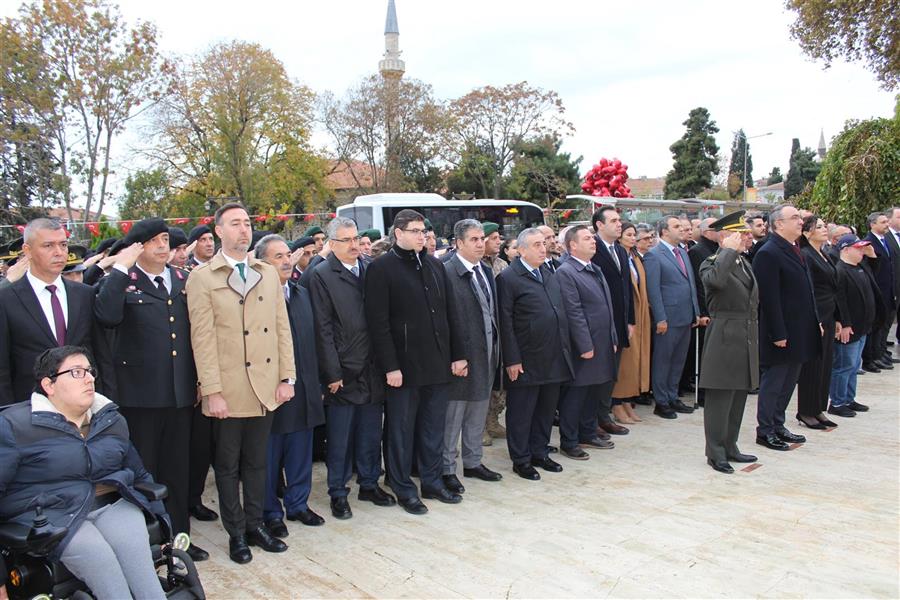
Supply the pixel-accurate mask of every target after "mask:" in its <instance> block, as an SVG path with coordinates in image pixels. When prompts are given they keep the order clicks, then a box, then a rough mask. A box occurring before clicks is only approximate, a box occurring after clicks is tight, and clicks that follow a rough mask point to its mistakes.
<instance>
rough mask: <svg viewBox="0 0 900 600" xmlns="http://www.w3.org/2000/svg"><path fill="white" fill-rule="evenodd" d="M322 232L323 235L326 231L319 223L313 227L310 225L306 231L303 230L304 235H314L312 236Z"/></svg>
mask: <svg viewBox="0 0 900 600" xmlns="http://www.w3.org/2000/svg"><path fill="white" fill-rule="evenodd" d="M320 233H321V234H323V235H324V234H325V232H324V231H322V228H321V227H319V226H318V225H313V226H312V227H310V228H309V229H307V230H306V231H304V232H303V237H312V236H314V235H318V234H320Z"/></svg>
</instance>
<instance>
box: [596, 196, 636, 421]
mask: <svg viewBox="0 0 900 600" xmlns="http://www.w3.org/2000/svg"><path fill="white" fill-rule="evenodd" d="M591 226H592V227H593V228H594V232H595V234H596V235H595V237H594V239H595V241H596V243H597V252H596V253H595V254H594V256H593V258H592V259H591V262H593V263H594V264H595V265H597V266H598V267H600V271H601V272H602V274H603V277H604V279H606V284H607V286H608V287H609V296H610V300H611V301H612V311H613V323H614V325H615V328H616V340H618V345H617V348H618V350H617V352H616V358H617V360H618V354H619V352H621V351H622V348H624V347H626V346H628V340H630V339H631V335H632V333H633V332H634V298H633V296H632V294H631V271H630V270H629V268H628V253H627V252H626V251H625V249H624V248H622V246H621V245H619V242H618V239H619V238H620V237H621V236H622V218H621V217H620V216H619V213H617V212H616V209H615V208H613V207H611V206H603V207H600V208H599V209H597V210H596V211H595V212H594V214H593V215H592V216H591ZM609 393H610V394H612V388H610V389H609ZM598 402H599V406H600V410H599V414H598V417H599V422H600V428H601V431H602V434H601V436H600V437H601V439H602V438H607V437H608V436H609V434H611V433H612V434H615V435H624V434H626V433H628V428H627V427H622V426H621V425H618V424H616V423H613V421H612V418H611V417H610V415H609V412H610V408H611V404H612V399H611V397H610V396H601V397H600V398H599V400H598Z"/></svg>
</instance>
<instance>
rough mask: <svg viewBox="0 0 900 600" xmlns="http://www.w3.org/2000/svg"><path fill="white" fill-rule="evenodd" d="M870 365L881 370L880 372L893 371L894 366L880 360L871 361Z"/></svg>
mask: <svg viewBox="0 0 900 600" xmlns="http://www.w3.org/2000/svg"><path fill="white" fill-rule="evenodd" d="M872 364H873V365H875V366H876V367H878V368H879V369H881V370H882V371H893V370H894V365H892V364H891V363H889V362H885V361H883V360H881V359H879V360H874V361H872Z"/></svg>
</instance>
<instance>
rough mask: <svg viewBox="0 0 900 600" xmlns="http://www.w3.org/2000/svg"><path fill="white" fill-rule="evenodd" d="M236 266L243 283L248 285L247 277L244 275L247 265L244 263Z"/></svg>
mask: <svg viewBox="0 0 900 600" xmlns="http://www.w3.org/2000/svg"><path fill="white" fill-rule="evenodd" d="M234 266H235V267H236V268H237V270H238V272H239V273H240V274H241V281H243V282H244V283H246V282H247V276H246V275H245V274H244V267H246V266H247V265H245V264H244V263H237V264H236V265H234Z"/></svg>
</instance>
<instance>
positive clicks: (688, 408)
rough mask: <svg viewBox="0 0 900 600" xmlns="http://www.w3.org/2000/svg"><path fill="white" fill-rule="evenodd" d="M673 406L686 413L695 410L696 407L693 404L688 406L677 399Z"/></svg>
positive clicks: (676, 410)
mask: <svg viewBox="0 0 900 600" xmlns="http://www.w3.org/2000/svg"><path fill="white" fill-rule="evenodd" d="M672 408H673V409H674V410H675V412H680V413H682V414H685V415H689V414H691V413H692V412H694V408H693V407H692V406H688V405H687V404H685V403H684V402H682V401H681V400H676V401H675V402H673V403H672Z"/></svg>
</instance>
